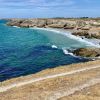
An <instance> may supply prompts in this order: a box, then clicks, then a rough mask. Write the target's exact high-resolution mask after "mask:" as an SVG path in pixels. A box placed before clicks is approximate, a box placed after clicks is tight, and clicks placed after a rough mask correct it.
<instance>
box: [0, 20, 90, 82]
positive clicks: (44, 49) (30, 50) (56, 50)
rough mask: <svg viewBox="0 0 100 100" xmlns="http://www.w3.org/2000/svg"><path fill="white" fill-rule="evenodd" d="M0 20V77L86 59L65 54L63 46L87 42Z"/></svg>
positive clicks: (22, 73)
mask: <svg viewBox="0 0 100 100" xmlns="http://www.w3.org/2000/svg"><path fill="white" fill-rule="evenodd" d="M5 23H6V21H4V20H1V21H0V81H3V80H6V79H10V78H13V77H18V76H22V75H28V74H33V73H36V72H39V71H41V70H44V69H47V68H53V67H57V66H60V65H67V64H72V63H78V62H85V61H88V60H87V59H84V58H78V57H75V56H72V55H69V54H65V53H64V52H63V49H75V48H80V47H87V46H88V45H89V44H88V43H85V42H82V41H79V40H77V39H74V38H70V37H69V36H68V37H67V33H66V36H65V35H62V34H57V32H53V31H47V30H41V29H28V28H16V27H10V26H6V25H5Z"/></svg>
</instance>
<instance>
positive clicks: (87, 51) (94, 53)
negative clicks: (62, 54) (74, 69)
mask: <svg viewBox="0 0 100 100" xmlns="http://www.w3.org/2000/svg"><path fill="white" fill-rule="evenodd" d="M73 54H75V55H76V56H82V57H99V56H100V48H80V49H76V50H74V51H73Z"/></svg>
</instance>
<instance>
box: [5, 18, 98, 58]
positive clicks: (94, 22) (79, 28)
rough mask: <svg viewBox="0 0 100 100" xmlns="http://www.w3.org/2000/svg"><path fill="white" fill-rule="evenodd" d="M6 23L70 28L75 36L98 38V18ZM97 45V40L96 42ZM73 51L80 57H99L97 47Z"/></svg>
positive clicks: (26, 26)
mask: <svg viewBox="0 0 100 100" xmlns="http://www.w3.org/2000/svg"><path fill="white" fill-rule="evenodd" d="M7 25H9V26H18V27H25V28H30V27H38V28H57V29H64V30H69V31H70V30H71V33H72V34H73V35H75V36H80V37H81V38H82V39H84V38H87V39H98V40H99V39H100V19H96V18H95V19H94V18H91V19H90V18H86V19H74V18H71V19H67V18H66V19H64V18H62V19H59V18H55V19H53V18H52V19H49V18H48V19H9V21H8V23H7ZM98 45H99V42H98ZM73 53H74V54H75V55H77V56H82V57H99V56H100V49H98V48H80V49H77V50H75V51H73Z"/></svg>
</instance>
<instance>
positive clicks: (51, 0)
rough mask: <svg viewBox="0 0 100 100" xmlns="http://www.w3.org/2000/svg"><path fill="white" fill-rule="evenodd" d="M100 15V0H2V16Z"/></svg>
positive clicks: (0, 0) (0, 2) (0, 4)
mask: <svg viewBox="0 0 100 100" xmlns="http://www.w3.org/2000/svg"><path fill="white" fill-rule="evenodd" d="M52 17H100V0H0V18H52Z"/></svg>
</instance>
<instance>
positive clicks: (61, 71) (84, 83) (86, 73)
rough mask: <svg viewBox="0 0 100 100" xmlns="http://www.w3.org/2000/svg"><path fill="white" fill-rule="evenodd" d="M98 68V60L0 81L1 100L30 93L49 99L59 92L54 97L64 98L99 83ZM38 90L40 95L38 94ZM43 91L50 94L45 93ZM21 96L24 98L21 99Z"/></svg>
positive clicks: (35, 96) (39, 97)
mask: <svg viewBox="0 0 100 100" xmlns="http://www.w3.org/2000/svg"><path fill="white" fill-rule="evenodd" d="M99 70H100V61H99V60H97V61H90V62H86V63H80V64H72V65H68V66H60V67H58V68H53V69H47V70H43V71H41V72H39V73H37V74H32V75H28V76H21V77H18V78H13V79H10V80H7V81H4V82H2V83H0V96H2V99H3V100H5V99H6V100H9V99H10V100H13V98H16V99H18V100H27V99H28V98H29V97H27V95H28V94H30V96H31V95H33V96H34V98H37V97H38V100H42V99H44V98H46V97H48V100H50V98H52V96H53V95H56V94H57V93H59V94H60V95H57V96H54V98H58V99H60V98H62V97H64V98H65V96H66V97H67V96H70V95H73V94H74V93H76V92H77V91H79V92H81V91H82V90H84V89H85V88H90V87H91V86H94V85H97V84H99V83H100V76H99V75H100V73H99ZM93 80H95V81H93ZM88 82H89V84H88ZM91 82H92V84H93V85H92V84H91ZM58 87H59V88H58ZM45 89H46V90H45ZM39 91H40V92H41V95H42V96H40V92H39ZM45 91H47V92H48V93H49V94H50V95H48V94H45ZM97 91H99V90H97ZM35 93H37V94H35ZM63 93H64V94H63ZM25 95H26V96H25ZM8 96H10V98H8ZM22 97H25V98H24V99H21V98H22ZM33 100H34V99H33ZM46 100H47V99H46ZM65 100H66V99H65ZM79 100H80V99H79Z"/></svg>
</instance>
